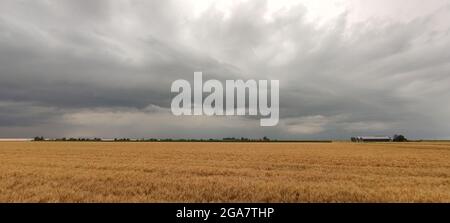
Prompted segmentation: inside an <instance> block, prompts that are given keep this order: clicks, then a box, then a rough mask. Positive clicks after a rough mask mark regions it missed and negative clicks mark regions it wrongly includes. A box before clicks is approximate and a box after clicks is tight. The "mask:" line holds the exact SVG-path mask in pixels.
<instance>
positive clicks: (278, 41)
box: [0, 0, 450, 139]
mask: <svg viewBox="0 0 450 223" xmlns="http://www.w3.org/2000/svg"><path fill="white" fill-rule="evenodd" d="M194 71H202V72H203V76H204V79H219V80H225V79H243V80H247V79H256V80H258V79H276V80H280V123H279V124H278V125H277V126H275V127H260V126H259V119H255V118H254V117H253V118H252V117H238V116H236V117H217V116H216V117H204V116H200V117H199V116H195V117H190V116H182V117H176V116H173V115H172V113H171V111H170V102H171V100H172V98H173V96H174V95H173V94H172V93H171V92H170V86H171V83H172V82H173V81H174V80H176V79H179V78H183V79H187V80H189V81H192V78H193V72H194ZM449 102H450V0H427V1H424V0H341V1H330V0H323V1H318V0H307V1H280V0H273V1H262V0H255V1H249V0H248V1H230V0H224V1H206V0H192V1H186V0H179V1H159V0H158V1H128V0H111V1H106V0H95V1H92V0H45V1H44V0H42V1H41V0H35V1H25V0H0V137H34V136H36V135H43V136H46V137H71V136H73V137H148V138H150V137H158V138H159V137H164V138H165V137H177V138H178V137H186V138H187V137H189V138H190V137H192V138H210V137H212V138H222V137H232V136H235V137H241V136H244V137H262V136H269V137H271V138H286V139H287V138H291V139H293V138H299V139H308V138H311V139H318V138H333V139H337V138H344V139H345V138H348V137H350V136H352V135H392V134H394V133H402V134H405V135H406V136H407V137H410V138H447V139H449V138H450V124H449V123H450V103H449Z"/></svg>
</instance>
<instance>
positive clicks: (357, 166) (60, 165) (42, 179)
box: [0, 142, 450, 202]
mask: <svg viewBox="0 0 450 223" xmlns="http://www.w3.org/2000/svg"><path fill="white" fill-rule="evenodd" d="M0 202H450V143H425V142H423V143H368V144H356V143H336V142H335V143H182V142H180V143H156V142H151V143H141V142H139V143H133V142H128V143H113V142H1V143H0Z"/></svg>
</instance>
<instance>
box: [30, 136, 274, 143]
mask: <svg viewBox="0 0 450 223" xmlns="http://www.w3.org/2000/svg"><path fill="white" fill-rule="evenodd" d="M34 141H69V142H98V141H114V142H131V141H133V142H269V141H273V140H271V139H269V138H268V137H267V136H264V137H263V138H260V139H250V138H244V137H241V138H235V137H226V138H222V139H213V138H209V139H172V138H163V139H157V138H140V139H131V138H114V139H109V140H108V139H101V138H84V137H80V138H74V137H71V138H66V137H63V138H54V139H45V138H44V137H43V136H37V137H34ZM275 141H276V140H275Z"/></svg>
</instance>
